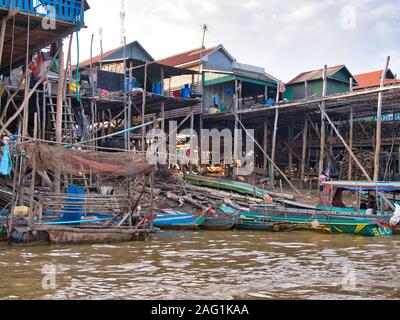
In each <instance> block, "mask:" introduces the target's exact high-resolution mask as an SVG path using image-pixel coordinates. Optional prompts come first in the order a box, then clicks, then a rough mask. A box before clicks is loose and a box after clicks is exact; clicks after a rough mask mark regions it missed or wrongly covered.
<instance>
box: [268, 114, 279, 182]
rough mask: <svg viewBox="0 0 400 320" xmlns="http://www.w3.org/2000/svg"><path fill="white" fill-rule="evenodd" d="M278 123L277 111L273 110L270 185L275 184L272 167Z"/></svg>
mask: <svg viewBox="0 0 400 320" xmlns="http://www.w3.org/2000/svg"><path fill="white" fill-rule="evenodd" d="M278 121H279V109H276V110H275V122H274V131H273V135H272V152H271V162H272V163H271V165H270V179H271V183H272V185H274V184H275V168H274V166H273V165H272V164H273V163H275V158H276V138H277V134H278Z"/></svg>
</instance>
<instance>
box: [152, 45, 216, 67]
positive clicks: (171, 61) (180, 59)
mask: <svg viewBox="0 0 400 320" xmlns="http://www.w3.org/2000/svg"><path fill="white" fill-rule="evenodd" d="M218 47H219V46H215V47H211V48H204V49H203V50H202V48H196V49H192V50H189V51H186V52H182V53H178V54H176V55H173V56H170V57H167V58H163V59H160V60H158V61H157V62H158V63H160V64H164V65H167V66H172V67H176V66H182V65H186V64H190V63H191V62H196V61H199V60H200V59H201V57H202V56H203V57H204V56H206V55H208V54H209V53H211V52H212V51H214V50H215V49H217V48H218Z"/></svg>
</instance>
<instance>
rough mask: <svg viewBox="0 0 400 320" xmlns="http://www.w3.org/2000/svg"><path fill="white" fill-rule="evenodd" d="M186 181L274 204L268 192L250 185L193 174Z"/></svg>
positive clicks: (186, 176) (187, 176) (185, 177)
mask: <svg viewBox="0 0 400 320" xmlns="http://www.w3.org/2000/svg"><path fill="white" fill-rule="evenodd" d="M184 180H185V181H187V182H190V183H191V184H193V185H197V186H203V187H209V188H216V189H220V190H226V191H233V192H237V193H241V194H245V195H249V196H252V197H255V198H259V199H262V200H264V201H265V202H267V203H271V202H272V198H271V197H270V196H269V195H268V192H267V191H265V190H263V189H261V188H258V187H255V186H252V185H250V184H248V183H244V182H238V181H231V180H223V179H219V178H211V177H203V176H197V175H193V174H186V175H185V176H184Z"/></svg>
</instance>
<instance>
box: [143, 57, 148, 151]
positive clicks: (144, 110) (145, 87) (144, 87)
mask: <svg viewBox="0 0 400 320" xmlns="http://www.w3.org/2000/svg"><path fill="white" fill-rule="evenodd" d="M146 91H147V61H146V63H145V65H144V85H143V97H142V125H143V128H142V152H145V151H146V146H145V144H146V141H145V138H146V128H145V127H144V123H145V122H144V116H145V114H146V109H145V108H146Z"/></svg>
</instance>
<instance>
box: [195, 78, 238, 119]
mask: <svg viewBox="0 0 400 320" xmlns="http://www.w3.org/2000/svg"><path fill="white" fill-rule="evenodd" d="M229 88H233V89H234V88H235V83H234V81H232V82H226V83H221V84H217V85H211V86H207V87H204V98H203V101H204V108H205V110H206V112H207V110H208V109H209V108H210V107H214V101H213V98H214V96H215V95H218V98H219V104H220V108H221V109H224V110H230V108H233V103H234V99H233V97H234V95H229V94H227V92H226V91H227V89H229Z"/></svg>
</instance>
